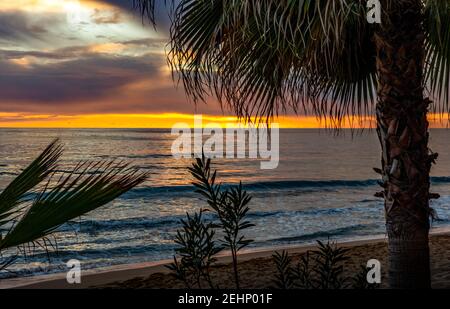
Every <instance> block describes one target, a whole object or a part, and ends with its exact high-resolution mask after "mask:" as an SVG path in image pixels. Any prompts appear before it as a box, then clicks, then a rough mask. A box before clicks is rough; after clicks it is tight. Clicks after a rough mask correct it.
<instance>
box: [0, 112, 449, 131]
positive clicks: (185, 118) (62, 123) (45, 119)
mask: <svg viewBox="0 0 450 309" xmlns="http://www.w3.org/2000/svg"><path fill="white" fill-rule="evenodd" d="M447 116H448V115H447ZM447 116H446V115H435V114H431V115H430V117H429V119H430V123H431V125H430V127H432V128H445V127H447V122H446V121H445V119H447V118H446V117H447ZM202 117H203V126H207V125H210V124H218V125H220V126H239V125H242V122H240V121H239V119H238V118H237V117H234V116H218V115H203V116H202ZM194 120H195V115H193V114H181V113H161V114H92V115H45V114H44V115H39V114H20V113H0V127H1V128H74V129H77V128H78V129H81V128H92V129H94V128H98V129H100V128H105V129H110V128H111V129H112V128H117V129H125V128H130V129H137V128H143V129H145V128H149V129H156V128H162V129H164V128H172V127H180V126H183V125H186V124H187V125H188V126H189V127H194ZM360 120H361V119H360ZM352 122H353V126H352V125H350V124H351V123H352ZM273 123H278V124H279V126H280V128H284V129H289V128H300V129H315V128H325V127H328V126H330V125H331V126H332V123H329V122H328V123H326V122H324V121H321V120H320V119H318V118H316V117H314V116H280V117H278V118H275V119H274V120H273ZM342 127H343V128H350V127H354V128H374V119H373V118H372V117H366V118H363V119H362V121H360V122H359V120H355V119H350V118H347V119H346V120H345V121H344V122H343V125H342Z"/></svg>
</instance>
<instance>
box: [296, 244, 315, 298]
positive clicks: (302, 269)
mask: <svg viewBox="0 0 450 309" xmlns="http://www.w3.org/2000/svg"><path fill="white" fill-rule="evenodd" d="M310 256H311V253H310V251H307V252H306V253H305V254H304V255H302V256H301V257H300V262H299V263H297V266H296V267H295V268H294V269H293V272H294V273H293V278H294V284H295V287H296V288H301V289H305V290H307V289H312V288H314V284H313V281H312V276H313V270H312V267H311V259H310Z"/></svg>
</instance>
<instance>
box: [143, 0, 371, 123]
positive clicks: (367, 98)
mask: <svg viewBox="0 0 450 309" xmlns="http://www.w3.org/2000/svg"><path fill="white" fill-rule="evenodd" d="M138 2H139V4H140V7H151V6H152V5H151V3H154V2H153V1H150V0H141V1H138ZM176 3H177V7H176V8H175V10H174V11H173V25H172V28H171V45H172V48H171V51H170V53H169V63H170V65H171V67H172V70H173V71H174V72H175V73H176V75H178V76H179V77H180V78H181V80H182V82H183V85H184V88H185V90H186V93H187V94H188V96H189V97H190V98H192V99H193V101H194V102H198V101H206V100H207V99H208V98H209V97H210V96H215V97H216V98H218V99H219V102H220V103H221V104H222V106H223V107H228V108H230V109H232V110H233V111H234V112H235V113H236V114H237V115H238V116H240V117H242V118H245V119H247V120H248V119H251V118H252V117H253V116H256V117H257V118H271V117H273V116H275V115H278V113H280V112H286V111H291V110H292V111H295V112H299V111H300V110H302V111H303V112H304V113H314V114H316V115H317V116H319V117H322V118H325V119H332V120H333V123H334V124H335V125H336V126H339V125H340V124H341V120H342V119H343V118H344V117H345V116H346V115H352V116H353V115H367V114H370V113H371V108H372V106H373V102H374V97H375V88H376V76H375V74H376V73H375V72H376V67H375V51H376V49H375V47H374V44H373V42H372V40H371V38H372V37H373V28H372V27H371V26H370V25H369V24H368V23H367V21H366V16H365V12H366V2H365V1H362V0H340V1H328V0H302V1H290V0H277V1H275V0H261V1H245V0H232V1H222V0H181V1H176ZM148 11H149V10H147V11H146V12H147V13H148ZM150 15H151V14H150ZM154 17H155V16H154V15H151V17H150V18H151V20H152V21H153V22H155V18H154Z"/></svg>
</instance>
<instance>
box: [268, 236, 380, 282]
mask: <svg viewBox="0 0 450 309" xmlns="http://www.w3.org/2000/svg"><path fill="white" fill-rule="evenodd" d="M347 253H348V249H345V248H341V247H338V246H337V244H336V243H332V242H327V243H323V242H320V241H318V249H317V250H313V251H308V252H306V253H305V254H304V255H302V256H301V258H300V261H299V262H298V263H297V265H296V266H295V267H294V266H292V259H291V258H290V257H289V255H288V253H287V252H286V251H284V252H282V253H275V255H273V260H274V263H275V266H276V270H277V273H276V275H275V284H276V287H277V288H280V289H292V288H300V289H343V288H356V289H366V288H376V287H377V286H376V285H369V284H368V283H367V279H366V276H367V269H366V268H364V267H363V268H362V270H363V271H364V272H363V271H361V272H360V273H358V274H357V275H356V277H354V278H350V277H345V276H344V265H345V261H347V260H348V259H349V257H348V256H347Z"/></svg>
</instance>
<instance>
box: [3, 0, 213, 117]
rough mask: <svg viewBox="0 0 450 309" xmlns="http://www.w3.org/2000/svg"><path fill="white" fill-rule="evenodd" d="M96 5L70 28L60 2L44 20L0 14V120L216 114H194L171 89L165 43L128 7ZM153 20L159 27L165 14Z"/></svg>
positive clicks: (119, 2)
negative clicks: (0, 116) (9, 116)
mask: <svg viewBox="0 0 450 309" xmlns="http://www.w3.org/2000/svg"><path fill="white" fill-rule="evenodd" d="M61 1H64V0H61ZM101 2H104V3H107V4H108V5H104V4H103V5H100V2H99V1H93V0H89V1H87V0H86V1H81V2H80V3H81V7H80V8H79V10H80V12H81V13H83V12H88V13H89V14H87V15H85V14H84V13H83V14H81V15H80V20H79V22H78V23H74V24H70V23H69V22H68V21H69V20H72V21H73V19H68V16H67V14H66V13H67V12H65V11H64V10H67V7H66V6H64V5H62V4H61V3H60V2H57V4H58V7H57V10H52V11H48V12H47V11H45V10H44V9H45V7H44V8H43V9H42V10H40V11H36V12H35V11H34V10H33V11H29V10H25V11H23V10H19V9H17V10H16V9H13V10H6V11H2V10H1V7H0V72H1V74H0V93H1V96H0V113H1V112H9V113H34V114H48V115H77V114H90V113H91V114H92V113H94V114H96V113H161V112H174V113H178V112H181V113H192V112H195V111H196V110H197V111H199V112H200V111H201V112H205V113H216V114H217V113H220V111H221V110H220V108H219V107H218V105H217V104H211V105H207V106H203V105H199V107H198V108H197V109H196V107H195V106H194V105H193V104H189V103H188V100H187V99H186V96H185V93H184V91H183V89H182V87H180V88H179V89H175V87H174V83H173V81H172V77H171V74H170V71H169V69H168V67H167V64H166V59H165V56H164V52H163V51H164V46H165V45H166V44H167V41H168V38H167V35H165V34H164V33H163V34H161V32H159V34H155V32H154V30H153V27H152V26H149V25H148V24H147V25H144V26H143V24H142V19H141V17H140V16H139V13H138V12H136V11H134V10H133V8H132V0H116V1H113V0H107V1H106V0H103V1H101ZM161 2H164V1H161ZM33 3H38V4H39V0H38V1H37V2H33ZM38 6H39V5H38ZM157 15H158V19H159V20H161V21H164V20H165V19H164V16H167V10H166V8H163V7H162V5H159V6H158V8H157ZM72 17H73V16H72ZM75 17H76V16H75ZM75 20H76V19H75ZM167 20H168V19H167ZM159 25H160V26H161V25H162V27H163V28H164V27H166V28H165V29H166V30H167V29H168V25H169V22H168V21H167V22H166V23H165V22H162V23H160V24H159Z"/></svg>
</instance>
